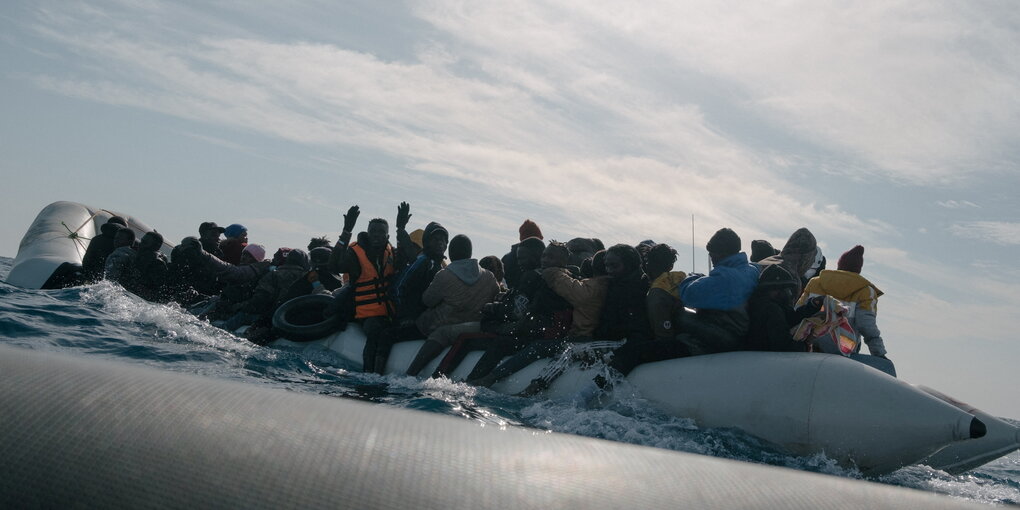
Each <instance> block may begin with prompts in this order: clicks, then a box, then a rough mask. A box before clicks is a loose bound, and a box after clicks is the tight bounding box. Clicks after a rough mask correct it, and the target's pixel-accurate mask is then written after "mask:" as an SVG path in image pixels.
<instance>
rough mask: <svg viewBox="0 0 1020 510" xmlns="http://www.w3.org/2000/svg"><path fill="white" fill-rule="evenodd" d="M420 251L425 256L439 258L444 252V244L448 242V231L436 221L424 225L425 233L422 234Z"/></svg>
mask: <svg viewBox="0 0 1020 510" xmlns="http://www.w3.org/2000/svg"><path fill="white" fill-rule="evenodd" d="M421 241H422V252H423V253H424V254H425V256H426V257H428V258H430V259H435V260H441V259H442V258H443V257H444V256H445V254H446V246H447V245H448V244H449V242H450V233H449V232H447V231H446V228H444V227H443V226H442V225H440V224H439V223H438V222H435V221H433V222H431V223H429V224H428V225H426V226H425V233H424V234H422V238H421Z"/></svg>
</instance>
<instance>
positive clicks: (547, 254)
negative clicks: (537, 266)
mask: <svg viewBox="0 0 1020 510" xmlns="http://www.w3.org/2000/svg"><path fill="white" fill-rule="evenodd" d="M568 262H570V250H568V249H567V245H565V244H563V243H561V242H557V241H555V240H553V241H549V246H546V247H545V249H544V250H542V259H541V264H542V268H543V269H544V268H547V267H566V266H567V263H568Z"/></svg>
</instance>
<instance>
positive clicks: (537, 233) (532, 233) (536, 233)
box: [517, 219, 544, 241]
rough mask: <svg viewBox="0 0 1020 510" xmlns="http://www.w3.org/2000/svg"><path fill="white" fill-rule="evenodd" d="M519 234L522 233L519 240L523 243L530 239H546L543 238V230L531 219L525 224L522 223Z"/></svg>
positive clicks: (525, 221)
mask: <svg viewBox="0 0 1020 510" xmlns="http://www.w3.org/2000/svg"><path fill="white" fill-rule="evenodd" d="M517 232H518V233H520V238H519V240H521V241H523V240H525V239H527V238H529V237H537V238H538V239H539V240H542V239H544V238H543V237H542V229H540V228H538V224H537V223H535V222H534V221H531V220H530V219H528V220H524V223H521V228H519V229H518V230H517Z"/></svg>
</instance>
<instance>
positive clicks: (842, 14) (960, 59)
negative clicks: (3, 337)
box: [0, 0, 1020, 418]
mask: <svg viewBox="0 0 1020 510" xmlns="http://www.w3.org/2000/svg"><path fill="white" fill-rule="evenodd" d="M1018 48H1020V10H1018V9H1016V5H1015V2H1011V1H1006V0H1003V1H986V2H945V1H939V0H932V1H928V2H907V1H893V0H887V1H881V2H877V1H876V2H851V3H849V4H848V3H846V2H837V1H825V0H814V1H805V2H796V1H794V2H780V3H778V5H777V4H776V3H770V4H759V3H753V2H720V1H718V0H704V1H670V2H655V1H648V2H640V3H638V4H634V3H632V2H602V1H592V0H584V1H569V0H566V1H563V0H560V1H555V2H541V1H514V2H469V1H463V2H460V1H442V0H437V1H420V2H419V1H416V2H410V3H407V4H403V3H399V2H377V1H345V2H328V1H321V2H314V1H301V2H299V1H277V2H263V3H261V4H260V3H258V2H249V1H239V0H226V1H203V2H191V3H188V2H174V3H169V2H168V3H162V2H156V1H144V0H139V1H126V0H125V1H116V0H108V1H94V2H88V3H87V4H86V3H69V2H63V1H60V2H56V1H53V2H51V1H46V0H42V1H32V2H29V1H27V0H26V1H20V2H18V1H15V2H4V3H3V6H2V7H0V62H2V63H3V65H2V66H0V84H2V90H3V94H0V154H2V157H0V177H2V182H3V186H2V187H0V199H2V201H3V206H2V207H3V209H2V212H3V217H4V220H5V221H3V222H2V224H0V255H2V256H8V257H13V256H14V255H15V254H16V252H17V246H18V241H19V240H20V238H21V235H22V234H23V233H24V231H25V229H26V228H27V226H28V225H29V224H30V223H31V221H32V219H33V218H34V216H35V214H36V213H37V212H38V211H39V210H40V209H41V208H42V207H44V206H45V205H46V204H48V203H50V202H53V201H56V200H71V201H78V202H82V203H85V204H89V205H93V206H97V207H104V208H107V209H111V210H116V211H120V212H124V213H127V214H131V215H134V216H137V217H138V218H140V219H142V220H143V221H145V222H146V223H148V224H150V225H151V226H153V227H155V228H156V229H158V230H159V231H160V232H162V233H164V235H166V236H167V237H168V238H169V239H171V240H179V239H180V238H181V237H184V236H186V235H194V234H195V233H196V230H197V226H198V224H199V223H200V222H202V221H207V220H213V221H217V222H218V223H220V224H221V225H225V224H229V223H235V222H237V223H242V224H244V225H246V226H247V227H248V228H249V231H250V237H251V239H252V240H253V241H254V242H260V243H263V244H266V245H267V246H269V247H270V248H275V247H278V246H285V245H286V246H304V245H305V244H307V241H308V239H309V238H310V237H312V236H318V235H329V236H331V237H333V238H334V239H335V235H336V234H337V233H338V230H339V224H340V222H341V214H342V211H343V210H346V208H347V207H348V206H349V205H351V204H355V203H357V204H360V205H361V208H362V211H363V214H362V218H363V219H362V225H361V226H362V227H364V224H365V223H366V222H367V219H368V218H370V217H374V216H384V217H387V218H390V219H391V220H392V218H393V217H394V216H395V211H396V204H397V203H399V202H400V201H402V200H406V201H408V202H410V203H411V206H412V213H413V214H414V216H413V218H412V225H411V226H412V227H421V226H423V225H424V224H425V223H426V222H427V221H430V220H438V221H440V222H442V223H443V224H444V225H446V226H447V228H448V229H449V230H450V231H451V232H453V233H466V234H468V235H470V236H471V237H472V238H473V239H474V241H475V247H476V250H475V251H476V254H477V255H479V256H482V255H487V254H502V253H504V252H505V251H506V250H507V248H508V246H509V244H511V242H513V241H515V240H516V237H517V227H518V225H519V224H520V222H521V221H522V220H523V219H524V218H532V219H534V220H535V221H536V222H538V223H539V225H540V226H541V227H542V229H543V230H544V232H545V233H546V237H547V238H557V239H561V240H566V239H569V238H571V237H575V236H597V237H600V238H602V239H603V240H605V241H606V242H607V244H608V243H616V242H626V243H631V244H633V243H636V242H637V241H640V240H642V239H647V238H651V239H654V240H656V241H659V242H668V243H670V244H672V245H674V246H675V247H676V248H677V249H678V250H679V251H680V254H681V256H680V260H679V264H678V269H683V270H690V269H691V268H692V266H693V267H695V268H697V269H698V270H701V271H704V270H705V269H706V261H705V255H704V249H703V246H704V243H705V241H706V240H707V238H708V237H709V236H710V235H711V233H712V232H714V231H715V230H716V229H718V228H720V227H723V226H728V227H732V228H734V229H735V230H736V231H737V232H738V233H739V234H740V235H741V237H742V238H743V239H744V242H745V246H748V245H749V243H750V240H752V239H768V240H770V241H771V242H772V243H773V244H774V245H776V246H777V247H781V246H782V244H783V243H784V242H785V240H786V238H787V237H788V236H789V234H790V233H791V232H793V231H794V230H795V229H797V228H798V227H802V226H806V227H808V228H810V229H811V230H812V231H813V232H814V233H815V234H816V236H817V237H818V239H819V242H820V244H821V246H822V249H823V251H824V252H825V253H826V254H827V255H828V257H829V258H830V261H831V262H832V264H833V265H834V263H835V260H836V259H837V258H838V257H839V255H840V253H842V252H843V251H845V250H847V249H849V248H850V247H852V246H853V245H855V244H862V245H864V246H865V248H866V251H865V266H864V274H865V275H866V276H868V277H869V278H870V279H872V281H873V282H874V283H875V284H876V285H877V286H878V287H879V288H881V289H882V290H883V291H885V292H886V296H885V297H883V298H882V300H881V301H880V303H881V306H880V314H879V325H880V326H881V327H882V329H883V333H884V334H883V336H884V337H885V339H886V345H887V346H888V348H889V351H890V357H891V358H892V359H893V360H894V361H896V362H897V366H898V369H899V371H900V375H901V378H903V379H905V380H908V381H910V382H914V383H919V384H925V385H928V386H932V387H935V388H938V389H940V390H942V391H944V392H946V393H949V394H951V395H954V396H957V397H958V398H960V399H962V400H964V401H967V402H970V403H971V404H974V405H977V406H979V407H982V408H984V409H986V410H988V411H989V412H992V413H993V414H999V415H1005V416H1010V417H1014V418H1020V391H1018V390H1017V388H1020V370H1018V369H1017V362H1018V361H1020V342H1018V341H1017V340H1016V339H1015V338H1014V336H1015V335H1014V331H1016V330H1017V322H1016V321H1017V319H1018V318H1020V313H1018V310H1020V268H1017V266H1016V265H1015V259H1016V258H1017V255H1018V254H1020V213H1018V209H1017V206H1016V202H1017V198H1020V93H1018V90H1020V57H1018V55H1020V51H1018ZM692 215H693V216H694V217H695V229H694V232H693V233H692V229H691V217H692ZM692 237H693V239H694V243H693V244H694V246H695V249H694V250H693V252H694V255H693V259H692V246H691V245H692V241H691V239H692Z"/></svg>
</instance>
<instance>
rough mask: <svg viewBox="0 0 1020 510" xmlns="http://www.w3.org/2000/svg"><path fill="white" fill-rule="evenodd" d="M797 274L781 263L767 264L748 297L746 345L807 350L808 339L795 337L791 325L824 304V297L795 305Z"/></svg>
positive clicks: (788, 350) (767, 348)
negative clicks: (749, 322)
mask: <svg viewBox="0 0 1020 510" xmlns="http://www.w3.org/2000/svg"><path fill="white" fill-rule="evenodd" d="M796 288H797V280H796V278H795V277H794V276H793V275H792V274H790V272H789V271H787V270H786V269H784V268H783V266H780V265H778V264H773V265H769V266H765V269H763V270H762V272H761V276H760V277H759V278H758V286H757V287H756V288H755V289H754V293H753V294H751V299H750V300H748V303H747V308H748V315H749V316H750V319H751V326H750V328H749V331H748V333H747V347H748V349H751V350H755V351H774V352H806V351H807V350H808V343H807V342H799V341H796V340H794V339H793V335H792V333H791V331H792V328H794V327H795V326H797V324H800V321H802V320H804V319H805V318H807V317H810V316H812V315H814V314H815V313H817V312H818V310H819V309H820V308H821V303H822V301H821V298H816V299H811V300H806V302H805V303H803V304H802V306H800V307H798V308H796V309H794V307H793V304H794V297H795V296H794V294H793V293H794V291H795V290H796Z"/></svg>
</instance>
